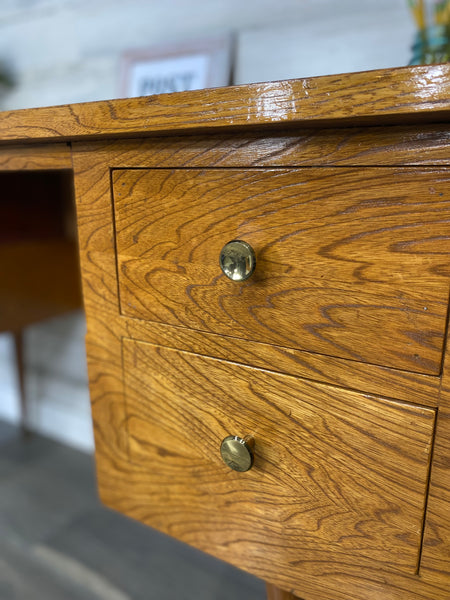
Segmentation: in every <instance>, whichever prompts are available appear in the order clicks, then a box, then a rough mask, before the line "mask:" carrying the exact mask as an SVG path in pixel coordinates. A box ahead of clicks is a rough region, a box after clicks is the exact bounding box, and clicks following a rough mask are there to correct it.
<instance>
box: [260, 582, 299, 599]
mask: <svg viewBox="0 0 450 600" xmlns="http://www.w3.org/2000/svg"><path fill="white" fill-rule="evenodd" d="M266 590H267V600H301V599H300V598H298V597H297V596H294V595H293V594H291V593H290V592H285V591H284V590H280V588H277V587H276V586H274V585H272V584H271V583H266Z"/></svg>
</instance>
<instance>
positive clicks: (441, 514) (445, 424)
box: [420, 337, 450, 596]
mask: <svg viewBox="0 0 450 600" xmlns="http://www.w3.org/2000/svg"><path fill="white" fill-rule="evenodd" d="M449 369H450V342H449V339H448V337H447V348H446V352H445V358H444V373H443V377H442V387H441V393H440V402H439V412H438V417H437V426H436V436H435V437H436V441H435V446H434V452H433V457H434V459H433V469H432V472H431V481H430V491H429V498H428V507H427V519H426V522H425V525H426V527H425V536H424V542H423V556H422V561H421V570H420V573H421V575H422V577H423V578H425V579H428V578H435V577H436V576H439V577H441V579H442V580H443V581H445V582H446V585H447V590H448V591H449V596H450V567H449V566H450V372H449Z"/></svg>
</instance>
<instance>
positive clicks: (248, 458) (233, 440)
mask: <svg viewBox="0 0 450 600" xmlns="http://www.w3.org/2000/svg"><path fill="white" fill-rule="evenodd" d="M254 446H255V441H254V439H253V438H252V437H251V436H250V435H248V436H246V437H245V438H240V437H238V436H237V435H229V436H227V437H226V438H225V439H224V440H223V441H222V443H221V445H220V454H221V456H222V459H223V462H224V463H225V464H226V465H227V466H228V467H230V469H233V470H234V471H240V472H244V471H248V470H249V469H250V468H251V466H252V465H253V448H254Z"/></svg>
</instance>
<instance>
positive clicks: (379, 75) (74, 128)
mask: <svg viewBox="0 0 450 600" xmlns="http://www.w3.org/2000/svg"><path fill="white" fill-rule="evenodd" d="M449 91H450V65H448V64H446V65H432V66H426V67H422V66H419V67H405V68H403V69H385V70H379V71H369V72H364V73H352V74H345V75H330V76H326V77H316V78H309V79H298V80H290V81H278V82H267V83H255V84H251V85H245V86H235V87H226V88H217V89H207V90H197V91H193V92H181V93H178V94H163V95H160V96H149V97H144V98H131V99H119V100H109V101H102V102H93V103H89V104H72V105H63V106H56V107H51V108H39V109H31V110H19V111H5V112H3V113H1V114H0V140H1V141H3V142H8V141H26V140H30V139H32V140H48V141H54V140H58V139H63V140H65V139H67V140H76V139H80V138H82V137H87V136H90V137H93V138H98V137H103V138H104V137H110V138H111V137H115V136H128V137H130V136H133V135H150V134H152V133H155V132H175V131H186V132H189V131H194V130H202V131H207V130H220V129H224V128H227V129H230V128H242V127H247V128H248V127H251V126H256V127H261V126H262V125H266V126H267V125H269V126H270V125H272V126H273V125H274V124H275V125H277V124H279V123H283V124H284V125H288V124H290V125H298V124H300V125H303V126H316V125H317V124H320V123H322V124H324V125H331V124H336V123H339V126H345V125H357V124H361V123H364V124H366V123H369V124H383V123H393V122H394V123H399V122H402V121H404V122H410V123H411V122H420V121H434V122H439V121H444V120H445V119H448V116H449V112H450V93H449Z"/></svg>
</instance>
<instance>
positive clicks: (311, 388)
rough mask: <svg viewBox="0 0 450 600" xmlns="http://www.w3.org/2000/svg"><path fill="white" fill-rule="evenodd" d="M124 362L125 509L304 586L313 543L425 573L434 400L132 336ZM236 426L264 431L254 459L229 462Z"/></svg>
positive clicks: (379, 565) (239, 431)
mask: <svg viewBox="0 0 450 600" xmlns="http://www.w3.org/2000/svg"><path fill="white" fill-rule="evenodd" d="M123 372H124V393H125V402H126V410H127V415H126V420H127V421H126V422H127V430H128V452H129V457H130V461H131V462H132V463H134V464H136V466H137V469H138V470H139V471H140V473H141V479H140V483H139V486H140V492H137V490H136V489H134V488H132V489H131V490H130V492H129V493H127V492H126V490H122V495H123V502H122V510H125V512H126V513H127V514H128V515H130V516H133V517H135V518H137V519H139V520H140V521H143V522H144V523H148V524H149V525H152V526H153V527H157V528H158V529H161V530H162V531H165V532H166V533H169V534H170V535H172V536H173V537H176V538H177V539H181V540H183V541H186V542H187V543H190V544H192V545H195V546H197V547H198V548H200V549H202V550H205V551H207V552H209V553H212V554H215V555H216V556H218V557H219V558H222V559H224V560H226V561H227V562H231V563H233V564H234V565H236V566H238V567H241V568H244V569H245V570H248V571H250V572H253V573H255V574H257V575H259V576H260V577H263V578H267V579H269V580H273V578H274V577H275V576H276V572H275V571H276V570H278V571H281V572H282V573H283V581H284V582H286V586H285V587H288V589H291V588H292V589H297V591H298V589H299V582H300V581H301V578H302V574H303V573H304V572H305V571H308V567H307V566H305V564H304V562H303V560H302V557H305V556H308V555H309V553H313V554H316V555H321V556H322V560H325V561H326V562H327V564H328V568H330V569H332V568H333V567H332V565H335V568H337V565H340V564H341V563H348V562H351V563H352V565H353V567H357V566H359V565H361V566H363V567H365V568H371V569H374V570H375V571H380V570H383V571H384V570H387V571H390V570H393V571H400V572H404V573H410V574H414V573H415V572H416V570H417V561H418V554H419V550H420V540H421V527H422V521H423V516H424V514H423V509H424V503H425V494H426V488H427V478H428V465H429V456H430V450H431V442H432V434H433V427H434V412H433V411H432V410H430V409H424V408H417V407H412V406H409V405H404V404H401V403H396V402H392V401H385V400H383V399H380V398H369V397H367V396H364V395H361V394H358V393H355V392H348V391H346V390H342V389H341V390H338V389H337V388H333V387H332V386H324V385H322V384H316V383H312V382H308V381H301V380H298V379H296V378H294V377H290V376H287V375H279V374H274V373H270V372H267V371H261V370H259V369H254V368H252V367H244V366H241V365H239V366H236V365H233V364H232V363H227V362H224V361H218V360H215V359H210V358H207V357H200V356H197V355H190V354H187V353H184V352H183V353H182V352H179V351H177V350H171V349H166V348H164V347H158V346H151V345H148V344H143V343H139V342H135V341H132V340H124V342H123ZM228 435H237V436H239V437H245V436H247V435H251V436H252V437H253V438H254V440H255V448H254V454H255V459H254V465H253V466H252V468H251V469H250V471H248V472H246V473H239V472H236V471H232V470H230V469H229V468H228V467H227V466H226V465H225V464H224V463H223V461H222V458H221V456H220V444H221V441H222V440H223V439H224V438H225V437H227V436H228ZM267 543H269V545H270V549H271V550H270V553H268V554H267V555H266V560H264V558H263V556H264V554H265V547H266V544H267ZM391 555H395V557H396V560H395V563H393V564H391V565H390V567H387V566H386V563H388V562H389V560H390V556H391ZM368 559H369V560H368Z"/></svg>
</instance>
